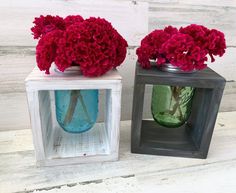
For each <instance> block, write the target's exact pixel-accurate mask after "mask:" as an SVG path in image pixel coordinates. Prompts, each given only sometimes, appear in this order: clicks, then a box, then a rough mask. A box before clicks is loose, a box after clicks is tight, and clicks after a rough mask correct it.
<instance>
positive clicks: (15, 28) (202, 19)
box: [0, 0, 236, 130]
mask: <svg viewBox="0 0 236 193" xmlns="http://www.w3.org/2000/svg"><path fill="white" fill-rule="evenodd" d="M40 14H58V15H61V16H66V15H69V14H81V15H83V16H84V17H88V16H101V17H105V18H107V19H108V20H109V21H111V22H112V23H113V25H114V27H115V28H117V29H118V31H119V32H120V33H121V34H122V35H123V36H124V37H125V38H126V39H127V40H128V42H129V45H130V47H129V49H128V54H127V58H126V60H125V62H124V65H123V66H121V67H119V71H120V73H121V75H122V76H123V95H122V119H123V120H128V119H130V116H131V106H132V93H133V80H134V66H135V61H136V59H137V57H136V55H135V49H136V47H137V45H138V43H139V41H140V39H141V38H142V37H144V35H145V34H147V32H148V31H151V30H153V29H156V28H162V27H164V26H166V25H174V26H177V27H179V26H185V25H188V24H191V23H197V24H203V25H206V26H208V27H209V28H217V29H219V30H222V31H223V32H224V33H225V34H226V40H227V51H226V54H225V56H224V57H223V58H217V61H216V62H215V63H214V64H212V65H210V67H212V68H213V69H214V70H215V71H216V72H218V73H219V74H221V75H222V76H224V77H225V78H226V79H227V85H226V89H225V92H224V97H223V101H222V104H221V111H233V110H236V105H235V102H234V99H235V98H236V83H235V81H236V75H235V73H236V67H235V64H234V56H235V54H236V22H235V19H234V18H236V1H230V0H222V1H220V0H189V1H184V0H144V1H131V0H110V1H105V0H99V1H96V2H95V1H92V0H90V1H85V0H82V1H81V0H73V1H72V0H37V1H34V0H22V1H17V0H11V1H8V0H2V1H1V3H0V18H1V19H0V26H1V27H0V29H1V30H0V71H1V76H0V109H1V111H0V130H9V129H26V128H29V116H28V110H27V103H26V95H25V88H24V78H25V77H26V75H27V74H28V73H29V72H30V71H31V70H32V68H33V67H34V66H35V65H36V64H35V55H34V53H35V45H36V41H35V40H33V39H32V37H31V34H30V30H29V29H30V27H31V26H32V21H33V18H34V17H35V16H39V15H40ZM150 92H151V91H150V90H149V91H148V93H147V95H149V96H150ZM147 110H148V109H147Z"/></svg>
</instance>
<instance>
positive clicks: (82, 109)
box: [55, 90, 98, 133]
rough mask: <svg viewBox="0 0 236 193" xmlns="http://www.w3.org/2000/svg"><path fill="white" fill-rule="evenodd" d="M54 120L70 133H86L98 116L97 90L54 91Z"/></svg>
mask: <svg viewBox="0 0 236 193" xmlns="http://www.w3.org/2000/svg"><path fill="white" fill-rule="evenodd" d="M55 106H56V119H57V122H58V123H59V125H60V126H61V127H62V128H63V129H64V130H65V131H66V132H70V133H82V132H85V131H88V130H89V129H91V128H92V127H93V125H94V124H95V123H96V120H97V115H98V90H56V91H55Z"/></svg>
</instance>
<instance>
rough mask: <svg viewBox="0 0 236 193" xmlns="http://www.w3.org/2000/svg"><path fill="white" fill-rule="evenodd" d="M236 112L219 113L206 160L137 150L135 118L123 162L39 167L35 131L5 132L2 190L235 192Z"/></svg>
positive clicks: (0, 144) (125, 131)
mask: <svg viewBox="0 0 236 193" xmlns="http://www.w3.org/2000/svg"><path fill="white" fill-rule="evenodd" d="M235 116H236V112H225V113H219V114H218V118H217V122H216V125H215V131H214V134H213V138H212V143H211V147H210V151H209V154H208V158H207V159H206V160H202V159H188V158H175V157H166V156H151V155H141V154H131V153H130V121H125V122H121V138H120V141H121V143H120V151H119V156H120V159H119V161H117V162H104V163H92V164H78V165H66V166H54V167H44V168H38V167H36V166H35V158H34V152H33V151H32V150H33V146H32V141H31V137H32V135H31V132H30V130H28V129H26V130H20V131H5V132H0V136H1V137H0V171H1V172H0V192H4V193H8V192H17V191H24V190H25V191H27V190H35V189H44V188H45V189H49V190H50V189H51V190H50V191H49V190H48V192H49V193H52V192H63V191H65V192H73V191H74V192H76V191H77V192H83V191H84V192H93V191H94V188H96V187H97V192H99V193H100V192H102V190H103V191H104V192H107V191H109V190H110V191H112V190H117V191H118V190H123V189H122V187H124V189H125V187H126V188H127V190H130V191H131V192H132V191H133V190H137V191H136V192H147V193H149V192H151V193H152V192H162V193H175V192H176V193H177V192H178V190H181V192H184V193H189V192H191V193H192V192H193V193H198V192H205V191H206V190H209V191H210V192H211V193H221V192H227V193H235V189H236V184H235V178H236V173H235V171H236V163H235V159H236V151H235V150H236V130H235V124H236V122H235ZM13 136H15V137H13ZM11 144H12V145H11ZM13 144H15V145H13ZM209 179H210V180H209ZM125 182H127V183H125ZM129 183H130V184H131V186H129ZM115 184H117V186H115ZM191 186H192V188H193V189H191ZM112 187H114V188H115V187H116V188H115V189H113V188H112ZM224 190H225V191H224ZM38 192H40V191H38ZM45 192H46V191H45ZM118 192H119V191H118ZM121 192H123V191H121ZM124 192H125V191H124Z"/></svg>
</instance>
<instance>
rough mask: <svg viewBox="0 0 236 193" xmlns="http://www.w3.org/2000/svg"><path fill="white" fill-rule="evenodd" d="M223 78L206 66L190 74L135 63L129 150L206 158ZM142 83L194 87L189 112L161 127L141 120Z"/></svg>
mask: <svg viewBox="0 0 236 193" xmlns="http://www.w3.org/2000/svg"><path fill="white" fill-rule="evenodd" d="M225 82H226V81H225V79H224V78H223V77H222V76H220V75H218V74H217V73H216V72H214V71H213V70H211V69H210V68H206V69H204V70H202V71H198V72H196V73H193V74H174V73H168V72H162V71H159V70H158V69H157V67H156V66H152V68H151V69H149V70H145V69H142V68H141V67H140V66H139V64H138V63H137V65H136V74H135V87H134V100H133V113H132V126H131V129H132V131H131V132H132V134H131V151H132V153H144V154H156V155H168V156H183V157H193V158H206V157H207V153H208V149H209V145H210V141H211V137H212V133H213V130H214V126H215V121H216V117H217V113H218V110H219V106H220V102H221V97H222V95H223V90H224V86H225ZM146 84H160V85H174V86H177V85H178V86H191V87H195V94H194V99H193V106H192V112H191V115H190V118H189V120H188V121H187V123H186V124H185V125H183V126H181V127H179V128H176V129H173V128H165V127H162V126H160V125H158V124H157V123H155V121H153V120H143V101H144V92H145V85H146Z"/></svg>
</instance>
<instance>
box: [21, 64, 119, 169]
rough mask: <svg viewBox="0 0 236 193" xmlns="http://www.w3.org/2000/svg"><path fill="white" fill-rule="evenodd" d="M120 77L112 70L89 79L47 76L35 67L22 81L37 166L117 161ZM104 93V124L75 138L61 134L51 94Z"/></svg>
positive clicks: (75, 76) (73, 75)
mask: <svg viewBox="0 0 236 193" xmlns="http://www.w3.org/2000/svg"><path fill="white" fill-rule="evenodd" d="M121 79H122V78H121V76H120V75H119V73H118V72H117V70H112V71H110V72H108V73H107V74H105V75H103V76H100V77H93V78H88V77H84V76H82V75H78V71H76V72H74V73H73V72H72V73H70V74H66V73H58V72H55V70H53V68H52V69H51V71H50V75H46V74H45V73H44V72H41V71H40V70H39V69H38V68H37V67H35V68H34V69H33V70H32V72H31V73H30V74H29V75H28V76H27V78H26V79H25V84H26V91H27V99H28V107H29V113H30V120H31V128H32V134H33V142H34V147H35V155H36V161H37V164H38V165H40V166H41V165H42V166H54V165H65V164H78V163H88V162H101V161H114V160H117V159H118V149H119V139H120V135H119V131H120V128H119V123H120V110H121V108H120V106H121ZM80 89H105V90H106V93H107V94H106V100H107V101H108V102H107V103H105V104H106V108H105V109H106V115H105V120H104V121H103V122H105V123H104V124H101V123H99V124H95V125H94V126H93V128H92V129H91V130H90V131H88V132H85V133H80V134H77V135H73V134H68V133H66V132H64V131H62V129H61V127H60V126H59V124H58V123H57V121H56V113H55V99H54V95H53V91H54V90H80Z"/></svg>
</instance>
